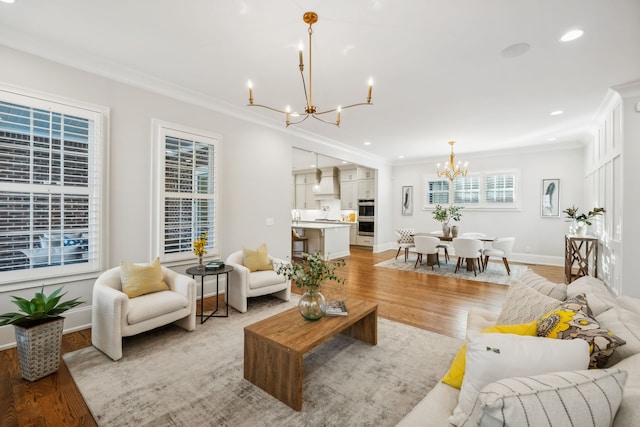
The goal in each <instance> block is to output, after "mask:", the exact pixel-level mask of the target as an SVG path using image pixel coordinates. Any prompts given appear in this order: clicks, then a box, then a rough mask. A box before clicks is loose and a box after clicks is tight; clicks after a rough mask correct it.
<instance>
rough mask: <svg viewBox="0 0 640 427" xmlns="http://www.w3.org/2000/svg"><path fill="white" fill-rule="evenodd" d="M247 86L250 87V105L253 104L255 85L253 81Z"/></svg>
mask: <svg viewBox="0 0 640 427" xmlns="http://www.w3.org/2000/svg"><path fill="white" fill-rule="evenodd" d="M247 86H248V87H249V104H253V83H252V82H251V80H249V81H248V82H247Z"/></svg>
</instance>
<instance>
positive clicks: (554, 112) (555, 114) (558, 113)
mask: <svg viewBox="0 0 640 427" xmlns="http://www.w3.org/2000/svg"><path fill="white" fill-rule="evenodd" d="M549 114H550V115H551V116H559V115H560V114H564V111H562V110H556V111H552V112H550V113H549Z"/></svg>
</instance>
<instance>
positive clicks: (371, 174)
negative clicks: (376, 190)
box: [357, 167, 376, 179]
mask: <svg viewBox="0 0 640 427" xmlns="http://www.w3.org/2000/svg"><path fill="white" fill-rule="evenodd" d="M357 171H358V172H357V177H358V179H375V177H376V170H375V169H370V168H362V167H359V168H358V169H357Z"/></svg>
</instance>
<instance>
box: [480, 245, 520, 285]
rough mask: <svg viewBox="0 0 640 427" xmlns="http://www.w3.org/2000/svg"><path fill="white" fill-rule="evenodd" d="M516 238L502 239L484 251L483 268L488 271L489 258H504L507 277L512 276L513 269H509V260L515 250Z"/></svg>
mask: <svg viewBox="0 0 640 427" xmlns="http://www.w3.org/2000/svg"><path fill="white" fill-rule="evenodd" d="M515 241H516V238H515V237H500V238H498V239H496V240H494V241H493V242H492V243H491V247H490V248H486V249H484V250H483V251H482V256H483V258H484V259H483V261H482V268H483V269H485V270H486V269H487V264H488V263H489V257H492V256H493V257H499V258H502V262H503V263H504V266H505V268H506V269H507V275H509V276H510V275H511V268H509V261H508V259H507V258H509V257H510V256H511V251H512V250H513V244H514V243H515Z"/></svg>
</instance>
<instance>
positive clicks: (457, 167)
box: [436, 141, 469, 181]
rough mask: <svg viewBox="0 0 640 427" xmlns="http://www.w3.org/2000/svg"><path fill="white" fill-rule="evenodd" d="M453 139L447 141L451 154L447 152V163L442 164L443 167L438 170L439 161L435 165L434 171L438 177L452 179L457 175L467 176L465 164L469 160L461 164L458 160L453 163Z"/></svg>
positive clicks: (454, 156)
mask: <svg viewBox="0 0 640 427" xmlns="http://www.w3.org/2000/svg"><path fill="white" fill-rule="evenodd" d="M454 144H455V141H449V145H450V146H451V154H449V163H448V164H446V163H445V165H444V169H442V170H440V163H438V164H437V165H436V172H437V174H438V176H439V177H442V178H449V180H450V181H453V180H454V179H455V178H457V177H459V176H467V165H468V163H469V162H465V163H464V165H462V162H460V161H458V163H457V164H456V163H455V158H456V155H455V154H454V152H453V146H454Z"/></svg>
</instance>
